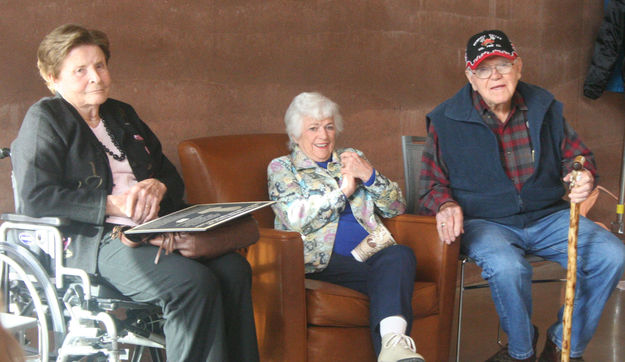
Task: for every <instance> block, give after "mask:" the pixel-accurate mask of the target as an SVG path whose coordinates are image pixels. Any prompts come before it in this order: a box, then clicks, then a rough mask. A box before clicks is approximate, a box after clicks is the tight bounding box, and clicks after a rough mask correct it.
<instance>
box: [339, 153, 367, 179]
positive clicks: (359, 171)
mask: <svg viewBox="0 0 625 362" xmlns="http://www.w3.org/2000/svg"><path fill="white" fill-rule="evenodd" d="M341 173H342V174H343V175H349V176H352V177H354V178H356V179H360V180H361V181H362V182H367V181H368V180H369V178H371V174H372V173H373V167H372V166H371V164H370V163H369V162H367V160H365V159H364V158H362V157H360V156H358V154H357V153H356V152H351V151H346V152H343V153H341Z"/></svg>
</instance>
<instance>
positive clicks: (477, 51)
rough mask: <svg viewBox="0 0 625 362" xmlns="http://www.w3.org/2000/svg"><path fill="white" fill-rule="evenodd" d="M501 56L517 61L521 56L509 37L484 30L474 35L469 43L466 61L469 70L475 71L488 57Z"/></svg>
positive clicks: (465, 54)
mask: <svg viewBox="0 0 625 362" xmlns="http://www.w3.org/2000/svg"><path fill="white" fill-rule="evenodd" d="M492 56H501V57H505V58H508V59H510V60H515V59H516V58H517V57H518V56H519V54H518V53H517V51H516V48H515V47H514V44H512V42H511V41H510V39H508V36H507V35H506V34H505V33H504V32H503V31H501V30H484V31H482V32H481V33H477V34H475V35H473V36H472V37H471V38H470V39H469V41H468V42H467V49H466V51H465V53H464V59H465V61H466V62H467V68H470V69H473V70H475V68H477V66H478V65H479V64H480V63H481V62H482V61H483V60H484V59H487V58H488V57H492Z"/></svg>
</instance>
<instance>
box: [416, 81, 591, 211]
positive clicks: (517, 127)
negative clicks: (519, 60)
mask: <svg viewBox="0 0 625 362" xmlns="http://www.w3.org/2000/svg"><path fill="white" fill-rule="evenodd" d="M473 106H474V107H475V109H477V111H478V112H479V114H480V115H481V117H482V120H483V121H484V123H485V124H486V125H488V126H489V128H490V129H491V130H492V131H493V133H494V134H495V135H496V136H497V142H498V144H499V156H500V159H501V165H502V167H503V168H504V170H505V172H506V175H508V177H509V178H510V180H512V182H513V183H514V186H515V187H516V189H517V191H520V190H521V188H522V187H523V184H524V183H525V181H527V179H528V178H529V177H530V176H531V175H532V174H533V173H534V149H533V147H532V144H531V140H530V137H529V128H528V126H529V123H528V120H527V106H526V105H525V102H524V100H523V97H522V96H521V94H520V93H519V92H515V93H514V95H513V97H512V106H511V111H510V114H509V115H508V118H507V119H506V120H505V122H503V123H502V122H500V121H499V119H498V118H497V116H496V115H495V114H494V113H493V112H492V111H491V110H490V108H489V107H488V105H487V104H486V102H484V100H483V99H482V97H481V96H480V95H479V93H478V92H476V91H473ZM561 150H562V175H563V177H564V175H566V174H567V173H569V172H570V171H571V165H572V164H573V159H574V158H575V156H577V155H583V156H584V157H585V158H586V164H585V165H584V166H585V168H586V169H587V170H588V171H590V172H591V173H592V175H593V176H594V177H595V180H596V178H597V172H596V166H595V160H594V156H593V154H592V152H591V151H590V150H589V149H588V148H587V147H586V146H585V145H584V144H583V143H582V141H581V140H580V138H579V136H578V135H577V133H575V131H574V130H573V129H572V128H571V127H569V126H568V124H567V123H566V121H565V122H564V140H563V141H562V145H561ZM448 175H449V174H448V170H447V166H446V165H445V162H444V161H443V159H442V154H441V151H440V148H439V147H438V135H437V134H436V130H435V129H434V127H433V126H432V125H431V124H430V127H429V129H428V136H427V140H426V144H425V149H424V150H423V158H422V168H421V182H420V189H419V194H420V195H422V196H421V199H420V204H421V205H420V206H421V210H420V212H421V213H424V214H430V215H434V214H436V212H437V211H438V209H439V207H440V206H441V205H442V204H444V203H445V202H448V201H454V199H453V197H452V192H451V189H450V188H449V178H448Z"/></svg>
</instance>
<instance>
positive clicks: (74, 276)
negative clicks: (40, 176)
mask: <svg viewBox="0 0 625 362" xmlns="http://www.w3.org/2000/svg"><path fill="white" fill-rule="evenodd" d="M8 156H10V151H9V150H8V149H6V148H3V149H1V152H0V158H5V157H8ZM13 185H14V189H15V182H14V183H13ZM14 194H15V193H14ZM15 202H16V208H17V198H16V200H15ZM0 220H2V224H0V290H2V305H3V307H2V308H3V309H2V310H0V324H2V326H3V327H4V328H5V329H7V330H8V331H9V333H11V334H13V335H14V336H15V337H16V339H17V340H18V342H19V343H20V345H21V346H22V348H23V351H24V354H25V357H26V360H27V361H51V360H52V361H54V360H56V361H76V360H80V361H111V362H113V361H121V360H130V361H143V360H145V358H144V354H149V357H150V359H151V360H152V361H154V362H159V361H164V360H165V358H164V348H165V338H164V336H163V333H162V326H163V318H162V312H161V310H160V307H158V306H155V305H152V304H148V303H140V302H134V301H132V300H130V299H129V298H127V297H125V296H123V295H121V294H120V293H119V292H117V291H116V290H115V289H114V288H113V287H112V286H110V285H107V284H106V282H104V281H102V280H99V279H98V278H97V276H94V275H89V274H87V273H86V272H85V271H84V270H81V269H75V268H68V267H65V266H64V263H63V254H64V250H63V249H64V248H63V245H64V240H63V236H62V234H61V232H60V228H61V227H63V226H64V225H67V224H68V223H69V220H66V219H63V218H55V217H42V218H32V217H28V216H25V215H19V214H2V215H1V216H0ZM146 352H147V353H146ZM146 357H147V356H146Z"/></svg>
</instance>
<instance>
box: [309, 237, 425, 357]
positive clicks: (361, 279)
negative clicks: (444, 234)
mask: <svg viewBox="0 0 625 362" xmlns="http://www.w3.org/2000/svg"><path fill="white" fill-rule="evenodd" d="M416 266H417V262H416V259H415V256H414V253H413V252H412V249H410V248H409V247H407V246H405V245H391V246H389V247H387V248H385V249H382V250H380V251H378V252H377V253H375V254H373V255H372V256H371V257H370V258H369V259H367V261H365V262H364V263H361V262H359V261H357V260H356V259H354V258H353V257H352V256H344V255H340V254H337V253H332V256H331V257H330V263H329V264H328V266H327V267H326V268H325V269H323V270H322V271H320V272H318V273H308V274H306V278H308V279H316V280H322V281H325V282H330V283H334V284H338V285H342V286H344V287H347V288H350V289H354V290H357V291H359V292H361V293H364V294H366V295H368V296H369V301H370V304H369V325H370V329H371V339H372V341H373V347H374V350H375V353H376V355H378V354H379V353H380V349H381V346H382V339H381V337H380V328H379V327H380V326H379V324H380V321H381V320H382V319H384V318H386V317H391V316H395V315H401V316H403V317H404V319H405V320H406V322H407V323H408V327H407V331H406V334H410V329H411V326H412V291H413V289H414V282H415V276H416Z"/></svg>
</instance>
